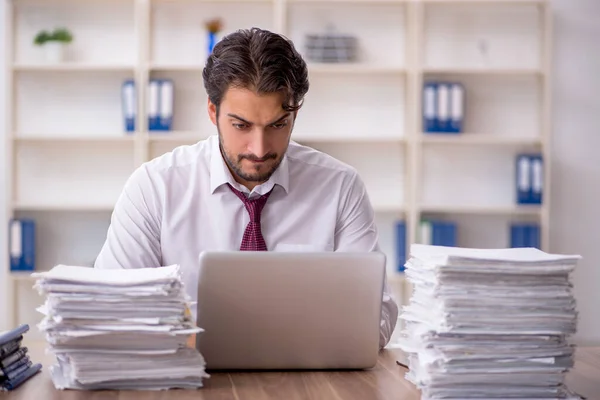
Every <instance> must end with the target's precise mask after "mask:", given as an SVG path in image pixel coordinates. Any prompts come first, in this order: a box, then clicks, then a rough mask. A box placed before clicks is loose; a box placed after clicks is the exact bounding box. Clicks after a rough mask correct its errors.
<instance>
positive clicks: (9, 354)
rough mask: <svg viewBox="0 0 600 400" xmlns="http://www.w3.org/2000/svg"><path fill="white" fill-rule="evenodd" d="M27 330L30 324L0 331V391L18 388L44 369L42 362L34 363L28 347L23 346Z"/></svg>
mask: <svg viewBox="0 0 600 400" xmlns="http://www.w3.org/2000/svg"><path fill="white" fill-rule="evenodd" d="M27 331H29V325H27V324H24V325H21V326H19V327H17V328H15V329H13V330H10V331H7V332H0V391H9V390H14V389H16V388H17V387H19V386H21V385H22V384H23V383H24V382H26V381H27V380H28V379H29V378H31V377H32V376H34V375H35V374H37V373H38V372H39V371H40V370H41V369H42V364H39V363H36V364H34V363H33V362H32V361H31V360H30V358H29V354H28V349H27V347H25V346H22V343H23V337H24V335H25V333H26V332H27Z"/></svg>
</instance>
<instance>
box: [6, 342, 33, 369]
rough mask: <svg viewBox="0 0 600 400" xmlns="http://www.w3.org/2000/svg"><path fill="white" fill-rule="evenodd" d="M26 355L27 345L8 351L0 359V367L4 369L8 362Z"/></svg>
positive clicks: (10, 362)
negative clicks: (7, 353) (8, 352)
mask: <svg viewBox="0 0 600 400" xmlns="http://www.w3.org/2000/svg"><path fill="white" fill-rule="evenodd" d="M25 355H27V347H21V348H19V349H18V350H17V351H15V352H13V353H10V354H9V355H7V356H6V357H4V358H2V359H0V369H2V370H5V369H6V367H8V366H9V365H10V364H12V363H14V362H16V361H18V360H19V359H21V358H22V357H24V356H25Z"/></svg>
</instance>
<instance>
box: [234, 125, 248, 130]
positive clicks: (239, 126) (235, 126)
mask: <svg viewBox="0 0 600 400" xmlns="http://www.w3.org/2000/svg"><path fill="white" fill-rule="evenodd" d="M233 127H234V128H235V129H239V130H244V129H246V128H247V125H246V124H233Z"/></svg>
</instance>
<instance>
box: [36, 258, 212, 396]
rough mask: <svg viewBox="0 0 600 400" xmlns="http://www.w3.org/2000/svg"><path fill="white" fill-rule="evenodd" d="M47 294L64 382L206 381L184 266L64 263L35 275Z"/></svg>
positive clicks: (91, 385)
mask: <svg viewBox="0 0 600 400" xmlns="http://www.w3.org/2000/svg"><path fill="white" fill-rule="evenodd" d="M33 276H34V277H36V278H37V281H36V284H35V286H34V287H35V288H36V289H37V290H38V291H39V293H40V294H42V295H44V296H45V297H46V302H45V304H44V305H43V306H42V307H40V308H39V309H38V310H39V311H40V312H41V313H43V314H44V315H45V317H44V319H43V320H42V322H41V323H40V325H39V328H40V329H41V330H42V331H43V332H45V335H46V340H47V341H48V344H49V350H50V351H51V352H52V353H54V355H55V356H56V359H57V363H56V364H55V365H52V366H51V367H50V373H51V377H52V381H53V382H54V385H55V387H56V388H58V389H85V390H88V389H114V390H117V389H139V390H162V389H171V388H199V387H202V382H203V378H207V377H208V375H207V374H206V373H205V361H204V358H203V357H202V355H201V354H200V353H199V352H198V351H197V350H196V349H195V348H194V347H193V344H192V345H188V343H193V338H194V336H195V334H198V333H200V332H202V329H200V328H198V327H196V326H195V325H194V324H193V323H192V321H191V317H190V311H189V307H190V305H191V302H190V299H189V296H187V294H186V293H185V290H184V286H183V283H182V281H181V276H180V271H179V266H178V265H172V266H167V267H161V268H145V269H114V270H106V269H94V268H88V267H76V266H66V265H58V266H56V267H54V268H53V269H52V270H50V271H48V272H43V273H36V274H34V275H33Z"/></svg>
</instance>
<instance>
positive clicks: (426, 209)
mask: <svg viewBox="0 0 600 400" xmlns="http://www.w3.org/2000/svg"><path fill="white" fill-rule="evenodd" d="M419 210H420V212H421V213H429V214H471V215H522V216H526V215H531V216H537V215H540V214H541V212H542V210H543V208H542V207H541V206H539V205H531V206H528V205H515V206H506V207H503V206H464V207H462V206H443V205H440V206H429V205H424V206H420V207H419Z"/></svg>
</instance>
